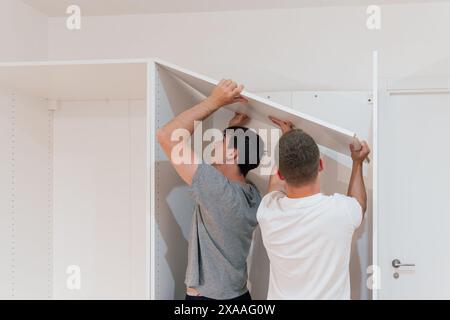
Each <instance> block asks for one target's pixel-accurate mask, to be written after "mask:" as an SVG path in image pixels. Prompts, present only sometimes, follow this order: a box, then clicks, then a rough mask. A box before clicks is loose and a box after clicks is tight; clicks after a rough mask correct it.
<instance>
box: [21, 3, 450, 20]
mask: <svg viewBox="0 0 450 320" xmlns="http://www.w3.org/2000/svg"><path fill="white" fill-rule="evenodd" d="M21 1H22V2H24V3H26V4H27V5H29V6H31V7H33V8H35V9H37V10H39V11H41V12H42V13H44V14H46V15H48V16H52V17H58V16H64V15H65V14H66V9H67V7H68V6H69V5H72V4H77V5H79V6H80V7H81V10H82V14H83V15H85V16H99V15H125V14H155V13H182V12H208V11H239V10H264V9H290V8H302V7H317V6H351V5H363V6H366V5H371V4H379V5H383V4H406V3H424V2H440V1H448V0H377V1H374V0H21Z"/></svg>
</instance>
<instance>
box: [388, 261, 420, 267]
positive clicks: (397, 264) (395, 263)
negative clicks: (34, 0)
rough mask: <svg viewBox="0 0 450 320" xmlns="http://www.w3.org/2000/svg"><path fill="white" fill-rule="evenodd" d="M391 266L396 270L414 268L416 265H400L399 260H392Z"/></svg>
mask: <svg viewBox="0 0 450 320" xmlns="http://www.w3.org/2000/svg"><path fill="white" fill-rule="evenodd" d="M392 266H393V267H394V268H396V269H397V268H400V267H415V266H416V264H415V263H401V261H400V260H398V259H394V260H392Z"/></svg>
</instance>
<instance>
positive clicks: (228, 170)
mask: <svg viewBox="0 0 450 320" xmlns="http://www.w3.org/2000/svg"><path fill="white" fill-rule="evenodd" d="M214 167H215V168H216V169H217V170H218V171H220V172H221V173H222V174H223V175H224V176H225V177H227V179H228V180H230V181H233V182H239V183H242V184H245V183H246V181H245V177H244V176H243V175H242V174H241V172H240V170H239V167H238V166H235V165H227V164H223V165H214Z"/></svg>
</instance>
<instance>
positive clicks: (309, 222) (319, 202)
mask: <svg viewBox="0 0 450 320" xmlns="http://www.w3.org/2000/svg"><path fill="white" fill-rule="evenodd" d="M271 120H272V121H273V122H274V123H275V124H277V125H278V126H279V127H280V128H281V130H282V131H283V136H282V137H281V139H280V141H279V151H278V159H277V160H278V169H277V170H275V172H274V174H273V175H272V177H271V179H270V183H269V193H268V194H267V195H266V196H265V197H264V198H263V200H262V202H261V205H260V207H259V209H258V213H257V218H258V222H259V225H260V227H261V233H262V238H263V242H264V246H265V247H266V250H267V254H268V256H269V259H270V283H269V292H268V299H292V300H294V299H333V300H337V299H350V275H349V261H350V251H351V243H352V236H353V233H354V232H355V230H356V228H358V227H359V225H360V224H361V221H362V219H363V217H364V212H365V211H366V206H367V194H366V190H365V186H364V179H363V173H362V167H363V162H364V160H365V159H366V158H367V156H368V155H369V153H370V150H369V147H368V145H367V143H366V142H365V141H364V142H362V143H361V145H362V148H361V149H360V150H355V147H354V146H350V150H351V154H352V159H353V168H352V174H351V178H350V183H349V187H348V193H347V195H341V194H334V195H331V196H325V195H323V194H322V193H321V192H320V172H321V171H322V170H323V168H324V166H323V162H322V159H321V158H320V152H319V148H318V146H317V144H316V142H315V141H314V140H313V138H312V137H311V136H309V135H308V134H307V133H305V132H304V131H302V130H298V129H293V128H292V125H291V123H289V122H287V121H282V120H279V119H275V118H271Z"/></svg>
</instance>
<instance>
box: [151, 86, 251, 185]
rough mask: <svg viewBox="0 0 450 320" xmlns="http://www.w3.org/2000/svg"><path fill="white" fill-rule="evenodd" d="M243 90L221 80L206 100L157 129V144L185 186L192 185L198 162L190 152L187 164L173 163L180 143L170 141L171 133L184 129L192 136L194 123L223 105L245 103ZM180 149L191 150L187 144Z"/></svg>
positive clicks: (241, 87) (173, 140) (174, 140)
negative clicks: (175, 150) (242, 94)
mask: <svg viewBox="0 0 450 320" xmlns="http://www.w3.org/2000/svg"><path fill="white" fill-rule="evenodd" d="M243 89H244V87H243V86H242V85H240V86H238V85H237V84H236V83H235V82H234V81H232V80H222V81H220V83H219V84H218V85H217V87H216V88H215V89H214V90H213V92H212V93H211V95H210V96H209V97H208V98H207V99H205V100H204V101H202V102H200V103H199V104H197V105H195V106H193V107H192V108H190V109H188V110H186V111H184V112H182V113H180V114H179V115H177V116H176V117H175V118H174V119H172V120H171V121H169V122H168V123H167V124H166V125H165V126H163V127H162V128H160V129H158V131H157V133H156V137H157V139H158V142H159V144H160V145H161V147H162V149H163V151H164V153H165V154H166V155H167V157H168V158H169V159H170V161H171V163H172V165H173V167H174V168H175V170H176V171H177V173H178V175H179V176H180V177H181V178H182V179H183V180H184V181H185V182H186V183H187V184H189V185H191V184H192V178H193V177H194V174H195V172H196V171H197V167H198V165H197V163H198V161H196V159H195V157H196V155H195V153H194V152H193V151H192V150H191V151H192V152H191V159H190V160H191V161H189V163H179V162H178V161H174V159H172V149H173V148H174V147H175V146H176V145H177V144H179V143H180V142H179V141H177V140H176V139H172V133H173V132H174V131H175V130H177V129H185V130H187V131H188V132H189V134H190V135H192V134H193V132H194V129H195V128H194V123H195V121H203V120H204V119H206V118H207V117H209V116H210V115H211V114H212V113H214V112H215V111H217V110H218V109H220V108H221V107H223V106H225V105H228V104H232V103H235V102H246V99H245V98H243V97H242V96H241V92H242V90H243ZM185 143H186V142H185ZM182 147H183V148H191V147H190V146H189V145H187V143H186V144H185V145H184V146H182ZM183 150H186V149H183Z"/></svg>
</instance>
